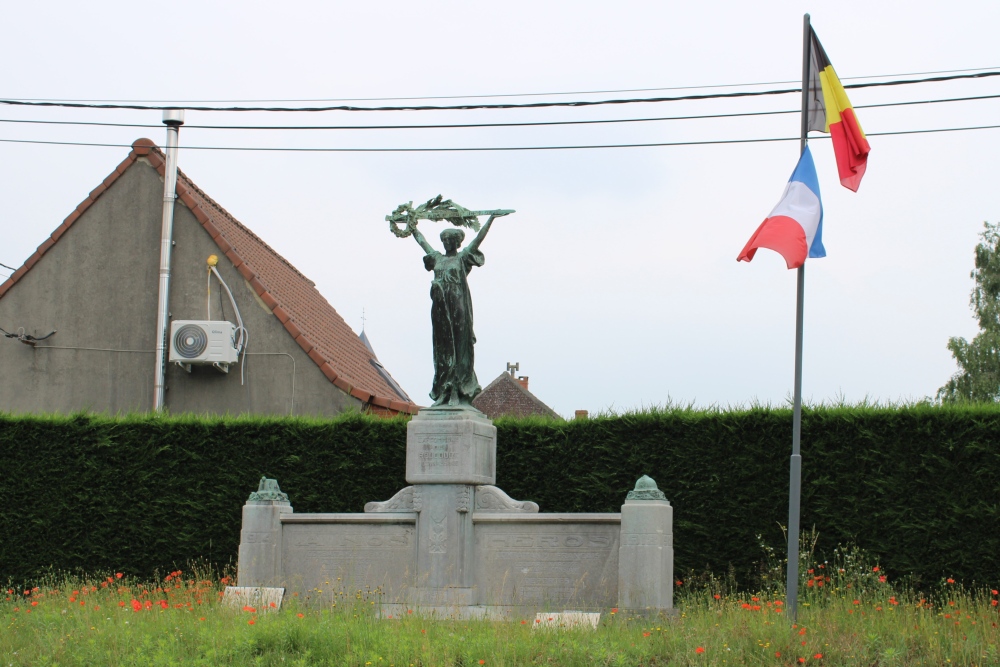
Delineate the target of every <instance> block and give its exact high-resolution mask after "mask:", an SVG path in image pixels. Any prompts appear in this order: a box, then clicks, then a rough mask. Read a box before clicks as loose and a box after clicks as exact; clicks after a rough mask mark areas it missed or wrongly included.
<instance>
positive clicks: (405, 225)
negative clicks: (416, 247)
mask: <svg viewBox="0 0 1000 667" xmlns="http://www.w3.org/2000/svg"><path fill="white" fill-rule="evenodd" d="M446 213H451V215H442V214H446ZM385 219H386V220H387V221H388V222H389V230H390V231H391V232H392V233H393V234H395V235H396V237H398V238H401V239H404V238H406V237H407V236H410V235H411V234H413V232H414V230H416V228H417V221H418V220H421V219H425V220H439V221H440V220H447V221H448V222H450V223H451V224H453V225H455V226H456V227H468V228H470V229H472V230H474V231H477V232H478V231H479V227H480V225H479V218H478V217H476V216H475V215H473V213H472V211H470V210H469V209H467V208H465V207H463V206H459V205H458V204H456V203H455V202H453V201H452V200H450V199H444V200H442V198H441V195H438V196H437V197H434V198H433V199H430V200H428V201H426V202H425V203H423V204H421V205H419V206H417V207H414V206H413V202H412V201H411V202H407V203H406V204H400V205H399V206H397V207H396V210H394V211H393V212H392V213H390V214H389V215H387V216H385Z"/></svg>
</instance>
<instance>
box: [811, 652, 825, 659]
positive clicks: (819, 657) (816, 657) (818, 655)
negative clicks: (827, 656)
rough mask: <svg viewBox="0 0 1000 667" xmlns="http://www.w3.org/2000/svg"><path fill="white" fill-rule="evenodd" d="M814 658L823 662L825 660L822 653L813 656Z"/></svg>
mask: <svg viewBox="0 0 1000 667" xmlns="http://www.w3.org/2000/svg"><path fill="white" fill-rule="evenodd" d="M813 658H815V659H816V660H822V659H823V654H822V653H817V654H816V655H814V656H813Z"/></svg>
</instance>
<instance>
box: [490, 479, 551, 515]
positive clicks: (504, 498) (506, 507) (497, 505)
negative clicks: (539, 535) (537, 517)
mask: <svg viewBox="0 0 1000 667" xmlns="http://www.w3.org/2000/svg"><path fill="white" fill-rule="evenodd" d="M476 510H478V511H480V512H537V511H538V503H534V502H531V501H530V500H514V499H513V498H511V497H510V496H508V495H507V494H506V493H504V492H503V491H501V490H500V489H498V488H497V487H495V486H490V485H488V484H484V485H483V486H477V487H476Z"/></svg>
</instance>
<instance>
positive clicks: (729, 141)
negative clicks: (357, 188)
mask: <svg viewBox="0 0 1000 667" xmlns="http://www.w3.org/2000/svg"><path fill="white" fill-rule="evenodd" d="M997 128H1000V125H975V126H971V127H945V128H931V129H927V130H898V131H895V132H867V133H866V136H869V137H883V136H895V135H902V134H933V133H936V132H965V131H971V130H993V129H997ZM829 138H830V137H829V136H818V137H816V136H814V137H810V139H811V140H820V139H829ZM799 140H800V137H768V138H762V139H709V140H705V141H665V142H653V143H641V144H580V145H572V146H470V147H453V148H426V147H425V148H301V147H281V146H180V147H179V148H180V149H182V150H190V151H256V152H276V153H470V152H490V151H559V150H583V149H596V148H656V147H660V146H708V145H718V144H761V143H770V142H779V141H799ZM0 143H7V144H39V145H46V146H86V147H92V148H131V147H132V146H131V144H105V143H88V142H81V141H38V140H32V139H0Z"/></svg>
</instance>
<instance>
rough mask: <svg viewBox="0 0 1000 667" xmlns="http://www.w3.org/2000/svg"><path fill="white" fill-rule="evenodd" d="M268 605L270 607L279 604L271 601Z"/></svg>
mask: <svg viewBox="0 0 1000 667" xmlns="http://www.w3.org/2000/svg"><path fill="white" fill-rule="evenodd" d="M267 606H268V607H277V606H278V605H276V604H274V603H273V602H271V603H269V604H268V605H267Z"/></svg>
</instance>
